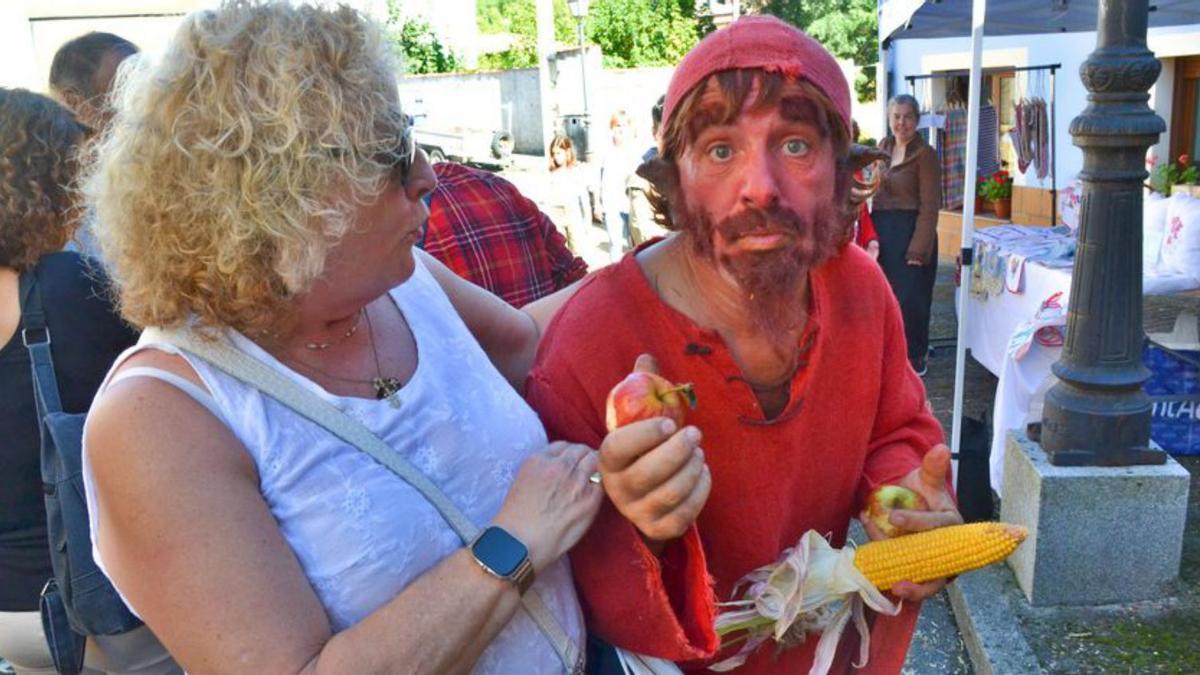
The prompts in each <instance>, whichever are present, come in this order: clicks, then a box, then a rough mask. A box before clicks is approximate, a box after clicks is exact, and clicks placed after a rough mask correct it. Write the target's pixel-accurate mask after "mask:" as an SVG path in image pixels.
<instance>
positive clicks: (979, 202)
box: [975, 176, 992, 214]
mask: <svg viewBox="0 0 1200 675" xmlns="http://www.w3.org/2000/svg"><path fill="white" fill-rule="evenodd" d="M986 182H987V176H979V177H977V178H976V179H975V213H977V214H979V213H983V212H985V211H987V210H988V209H990V208H991V206H992V205H991V202H989V201H988V200H987V199H984V197H983V184H984V183H986Z"/></svg>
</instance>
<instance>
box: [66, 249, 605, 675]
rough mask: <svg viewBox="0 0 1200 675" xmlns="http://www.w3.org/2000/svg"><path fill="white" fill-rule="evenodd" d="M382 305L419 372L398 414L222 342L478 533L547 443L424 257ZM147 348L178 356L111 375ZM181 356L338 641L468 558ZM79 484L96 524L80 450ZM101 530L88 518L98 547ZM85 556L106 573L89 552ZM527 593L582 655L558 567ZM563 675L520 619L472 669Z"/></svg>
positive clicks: (439, 532)
mask: <svg viewBox="0 0 1200 675" xmlns="http://www.w3.org/2000/svg"><path fill="white" fill-rule="evenodd" d="M390 295H391V298H392V299H393V300H394V301H395V303H396V305H397V306H398V307H399V309H400V311H401V312H403V314H404V316H405V318H406V320H407V321H408V324H409V327H410V328H411V330H412V333H413V337H414V339H415V340H416V344H417V352H418V364H417V368H416V371H415V372H414V373H413V376H412V378H411V379H410V380H409V382H408V383H407V384H405V386H404V387H403V388H402V389H401V390H400V391H399V393H398V394H397V396H398V397H399V400H400V406H399V408H398V409H396V408H393V407H392V406H391V405H389V403H388V402H387V401H377V400H368V399H361V398H352V397H341V396H335V395H333V394H330V393H328V392H326V391H325V390H324V389H322V388H321V387H320V386H318V385H317V384H316V383H315V382H312V381H311V380H308V379H307V378H305V377H303V376H302V375H300V374H298V373H296V372H294V371H292V370H291V369H289V368H288V367H287V366H285V365H283V364H282V363H280V362H279V361H277V360H276V359H274V358H273V357H272V356H271V355H270V354H268V353H266V352H265V351H263V350H262V349H261V348H260V347H258V345H256V344H254V343H253V342H251V341H250V340H248V339H247V338H245V337H244V336H242V335H240V334H237V333H235V332H232V331H231V332H229V333H228V334H227V335H226V339H228V340H229V341H230V343H231V344H232V345H233V346H235V347H237V348H238V349H240V350H242V351H244V352H246V353H248V354H250V355H252V356H254V357H256V358H258V359H260V360H262V361H264V362H265V363H267V364H269V365H270V366H271V367H273V368H275V369H277V370H279V371H280V372H281V373H283V374H285V375H286V376H288V377H290V378H291V379H293V380H294V381H295V382H297V383H298V384H300V385H301V386H304V387H306V388H308V389H309V390H310V391H312V392H314V393H315V394H317V395H318V396H320V397H322V398H324V399H325V400H327V401H329V402H331V403H333V404H334V405H336V406H338V407H339V408H341V409H342V410H343V411H345V412H346V413H347V414H349V415H351V416H352V417H354V418H356V419H358V420H359V421H361V422H362V423H363V424H365V425H366V426H367V427H368V428H369V429H370V430H371V431H373V432H374V433H375V434H377V435H378V436H379V437H380V438H382V439H383V440H384V441H385V442H386V443H387V444H388V445H390V446H391V447H392V448H393V449H395V450H396V451H397V452H399V453H402V454H404V455H405V456H407V457H408V459H409V460H410V461H411V462H412V463H413V464H414V465H415V466H416V467H417V468H418V469H420V470H421V471H422V472H424V473H425V475H426V476H428V477H429V479H430V480H431V481H433V482H434V483H435V484H436V485H437V486H438V487H440V488H441V489H442V490H443V491H444V492H445V493H446V495H447V496H448V497H449V498H450V499H451V500H452V501H453V502H454V503H455V504H457V505H458V507H459V508H460V509H461V510H462V511H463V512H464V513H465V514H466V515H467V517H468V518H470V519H471V520H472V521H473V522H474V523H475V524H476V525H478V526H485V525H487V524H488V523H489V522H491V520H492V518H493V517H494V516H495V515H496V513H497V512H498V511H499V509H500V506H501V503H502V502H503V499H504V496H505V495H506V494H507V492H508V488H509V486H510V485H511V483H512V480H513V478H514V477H515V475H516V471H517V468H518V467H519V466H520V463H521V461H522V460H523V459H524V458H525V457H527V456H528V455H530V454H531V453H533V452H536V451H538V450H540V449H541V448H542V447H544V446H545V444H546V434H545V431H544V430H543V429H542V426H541V423H540V421H539V420H538V417H537V415H536V414H535V413H534V411H533V410H532V409H531V408H529V406H528V405H527V404H526V403H525V402H524V400H522V398H521V397H520V396H519V395H518V394H517V392H516V391H514V390H513V389H512V387H511V386H510V385H509V384H508V382H507V381H506V380H505V379H504V377H503V376H502V375H501V374H500V373H499V372H498V371H497V370H496V369H495V367H494V366H493V365H492V363H491V362H490V361H489V360H488V358H487V355H486V354H485V353H484V352H483V350H482V349H481V348H480V346H479V344H478V343H477V342H476V341H475V339H474V337H473V336H472V335H471V334H470V332H469V331H468V329H467V327H466V325H465V324H463V322H462V320H461V319H460V318H459V316H458V314H457V313H456V312H455V310H454V308H453V306H452V305H451V304H450V301H449V299H448V298H447V297H446V295H445V293H444V292H443V291H442V289H441V287H440V286H438V284H437V281H436V280H435V279H434V278H433V276H432V275H431V274H430V273H429V271H428V270H427V269H426V268H425V266H424V265H423V264H422V263H421V260H420V259H419V258H418V259H417V265H416V269H415V271H414V273H413V276H412V278H411V279H409V280H408V281H406V282H405V283H404V284H402V285H401V286H399V287H397V288H395V289H393V290H392V291H391V294H390ZM145 348H155V349H161V350H163V351H168V352H172V353H179V352H178V350H176V349H175V348H173V347H171V346H170V345H163V344H148V343H139V345H138V346H136V347H134V348H132V349H130V350H129V351H127V352H126V353H125V354H123V355H122V356H121V358H119V359H118V360H117V362H116V364H115V365H114V369H115V368H116V367H117V366H118V365H120V364H121V363H122V362H123V361H124V360H125V359H126V358H128V357H129V356H130V355H132V354H133V353H136V351H138V350H140V349H145ZM182 356H183V357H184V358H186V359H187V360H188V362H189V363H190V364H191V366H192V368H194V369H195V371H196V373H197V374H198V375H199V377H200V379H201V380H202V381H203V382H204V385H205V387H206V388H207V389H208V391H209V392H210V393H211V394H212V398H213V399H214V400H215V402H216V406H217V408H218V409H219V411H220V412H221V417H222V418H223V419H224V420H225V421H226V424H227V425H228V426H229V427H230V428H231V429H232V431H233V433H234V434H235V435H236V436H237V438H238V439H239V440H240V441H241V442H242V444H243V445H244V446H245V448H246V450H247V452H248V453H249V454H250V456H251V458H252V459H253V460H254V463H255V465H256V466H257V469H258V473H259V479H260V480H259V483H260V490H261V492H262V495H263V498H264V499H265V500H266V502H267V505H268V507H269V508H270V510H271V513H272V514H273V515H274V516H275V519H276V520H277V521H278V523H279V528H280V530H281V532H282V533H283V536H284V538H285V539H286V540H287V542H288V544H289V545H290V546H291V548H292V550H293V551H294V552H295V554H296V557H297V559H298V560H299V561H300V565H301V567H302V568H303V570H304V573H305V575H306V576H307V577H308V580H309V582H310V583H311V584H312V587H313V589H314V590H315V591H316V593H317V595H318V597H319V598H320V600H321V603H322V604H323V605H324V607H325V610H326V612H327V613H328V615H329V618H330V621H331V623H332V625H333V629H334V630H335V631H341V630H344V629H346V628H348V627H349V626H352V625H353V624H355V623H357V622H358V621H361V620H362V619H364V618H365V617H366V616H367V615H369V614H371V613H372V612H373V611H375V610H376V609H378V608H379V607H381V606H382V605H384V604H386V603H387V602H388V601H389V600H390V599H391V598H392V597H394V596H395V595H396V594H397V593H399V592H400V591H401V590H402V589H403V588H404V587H405V586H407V585H408V584H409V583H411V582H412V581H413V580H414V579H416V578H417V577H419V576H420V575H421V574H423V573H424V572H425V571H427V570H429V569H430V568H432V567H433V566H434V565H436V564H437V563H438V562H439V561H441V560H442V559H443V558H445V557H446V556H448V555H450V554H452V553H454V552H455V551H457V550H458V549H460V548H462V547H463V544H462V542H461V541H460V540H459V538H458V536H457V535H456V534H455V533H454V531H453V530H452V529H450V526H449V525H448V524H446V522H445V521H444V520H443V519H442V517H441V515H440V514H438V512H437V510H436V509H435V508H434V507H433V506H432V505H431V504H429V503H428V502H426V501H425V499H424V498H423V497H421V495H420V494H419V493H418V492H417V491H416V490H414V489H413V488H411V487H410V486H409V485H408V484H407V483H404V482H403V481H402V480H401V479H400V478H399V477H397V476H396V475H395V474H393V473H392V472H391V471H389V470H388V469H387V468H386V467H383V466H381V465H379V464H377V463H376V462H375V461H374V460H373V459H371V457H370V456H368V455H367V454H366V453H364V452H362V451H360V450H358V449H357V448H354V447H351V446H348V445H346V444H345V443H344V442H342V441H341V440H339V439H337V438H336V437H334V436H333V435H331V434H330V433H329V432H328V431H326V430H324V429H322V428H320V427H318V426H316V425H314V424H312V423H311V422H309V421H308V420H307V419H304V418H303V417H301V416H300V415H299V414H298V413H296V412H294V411H292V410H291V409H289V408H287V407H286V406H284V405H282V404H280V403H278V402H276V401H275V400H273V399H271V398H269V397H266V396H264V395H262V394H261V393H260V392H258V391H257V390H256V389H253V388H251V387H249V386H247V385H245V384H243V383H242V382H240V381H238V380H236V379H234V378H232V377H230V376H228V375H226V374H225V373H223V372H221V371H219V370H217V369H215V368H213V367H211V366H209V365H208V364H207V363H205V362H204V361H201V360H200V359H196V358H191V357H189V356H188V355H186V354H183V355H182ZM109 377H110V378H111V377H112V376H111V374H110V376H109ZM107 384H108V382H107V381H106V382H105V387H106V386H107ZM105 387H101V389H100V392H101V395H102V394H103V391H104V388H105ZM84 479H85V483H86V484H87V486H88V500H89V506H91V507H93V508H91V512H92V513H95V512H96V509H95V508H94V504H92V503H91V502H92V500H93V499H94V490H93V489H92V488H91V482H92V481H91V469H90V467H89V466H88V462H87V449H86V447H85V449H84ZM96 527H97V526H96V522H95V521H94V520H93V522H92V540H93V541H96V534H97V532H96ZM93 554H94V555H95V558H96V562H97V564H98V565H100V567H101V569H103V566H104V565H103V561H102V559H101V557H100V554H99V551H97V550H95V549H94V547H93ZM534 589H536V590H537V591H538V593H539V594H540V595H541V596H542V598H543V600H544V601H545V603H546V605H547V607H548V608H549V610H550V611H551V613H553V614H554V616H555V617H557V618H558V620H559V622H560V623H561V624H562V626H563V628H564V629H565V630H566V632H567V635H568V636H569V637H570V638H571V639H572V640H573V641H575V643H576V644H577V645H580V646H582V644H583V632H584V631H583V619H582V615H581V612H580V608H579V604H578V601H577V599H576V597H575V592H574V587H573V584H572V580H571V573H570V570H569V567H568V566H567V563H566V560H565V559H564V560H560V561H558V562H556V563H555V564H554V565H552V566H550V567H548V568H547V569H546V570H545V571H543V572H542V574H541V575H540V576H539V578H538V581H537V583H536V584H535V585H534ZM414 620H419V617H414ZM561 671H562V665H561V662H560V661H559V659H558V656H557V655H556V654H555V652H554V649H553V648H552V647H551V645H550V643H549V642H548V641H547V639H546V638H545V637H544V636H543V635H542V634H541V632H540V631H539V630H538V628H537V627H536V626H535V625H534V623H533V621H532V620H531V619H530V618H529V617H528V616H527V615H526V614H525V613H524V612H521V611H518V613H517V614H516V615H515V616H514V617H513V619H512V621H510V622H509V624H508V625H507V626H506V627H505V628H504V629H503V630H502V631H501V632H500V634H499V635H497V637H496V639H495V640H494V641H493V642H492V644H491V645H489V646H488V647H487V648H486V649H485V650H484V652H483V654H482V655H481V657H480V659H479V661H478V663H477V664H476V666H475V668H474V670H473V672H475V673H517V672H519V673H555V672H561Z"/></svg>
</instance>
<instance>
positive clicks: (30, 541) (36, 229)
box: [0, 88, 178, 675]
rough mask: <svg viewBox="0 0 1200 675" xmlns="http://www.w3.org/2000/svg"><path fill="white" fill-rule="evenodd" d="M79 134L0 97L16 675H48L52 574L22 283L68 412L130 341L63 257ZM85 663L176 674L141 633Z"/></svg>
mask: <svg viewBox="0 0 1200 675" xmlns="http://www.w3.org/2000/svg"><path fill="white" fill-rule="evenodd" d="M85 132H86V130H85V128H84V127H83V126H82V125H80V124H79V122H77V121H76V119H75V117H74V115H72V114H71V113H70V112H69V111H68V110H67V109H66V108H63V107H62V106H60V105H59V104H58V103H55V102H54V101H52V100H50V99H49V98H46V97H45V96H42V95H40V94H35V93H32V92H29V91H25V90H23V89H3V88H0V344H3V347H0V438H3V439H4V441H3V442H0V658H4V659H7V660H8V661H9V663H10V664H11V665H12V667H13V668H14V669H15V670H16V672H17V674H18V675H34V674H43V673H44V674H45V675H50V674H52V673H54V672H55V670H54V663H53V661H52V660H51V658H50V652H49V650H48V648H47V646H46V638H45V636H44V635H43V633H42V623H41V616H40V614H39V612H38V597H39V596H40V594H41V590H42V587H43V586H45V585H46V581H47V580H48V579H50V578H51V577H52V576H54V572H53V570H52V569H51V566H50V544H49V542H48V540H47V534H46V505H45V501H44V498H43V493H42V474H41V440H40V424H39V420H38V414H37V409H36V405H35V403H34V389H33V380H32V373H31V369H30V363H29V350H28V349H26V348H25V345H24V342H23V336H22V327H23V326H22V321H21V308H22V307H23V306H25V305H26V303H27V302H28V301H29V297H20V298H19V297H18V295H19V288H20V282H21V279H22V278H27V279H32V280H33V284H34V286H32V287H30V291H29V292H30V293H31V294H32V293H33V292H34V290H36V292H37V293H38V294H39V295H40V296H41V300H42V309H43V311H44V312H45V318H46V326H47V331H48V333H49V336H50V349H51V354H52V357H53V360H54V369H55V375H56V378H55V379H56V380H57V384H58V391H59V396H60V397H61V399H62V405H63V409H64V411H65V412H68V413H81V412H84V411H86V410H87V409H88V406H89V405H90V404H91V402H92V397H93V396H94V395H95V393H96V389H97V388H98V387H99V386H100V382H101V380H103V379H104V374H105V372H107V371H108V368H109V367H110V366H111V365H112V362H113V359H115V358H116V356H117V355H118V354H120V353H121V351H122V350H124V349H125V348H127V347H129V346H130V345H132V344H133V343H134V342H135V341H136V340H137V334H136V333H135V332H134V331H133V329H132V328H130V327H129V325H128V324H126V323H124V322H123V321H121V320H120V318H118V316H117V314H116V311H115V310H114V308H113V307H112V305H111V304H110V302H109V297H110V295H111V294H110V292H109V288H108V282H107V279H106V278H105V276H104V272H103V271H102V270H101V269H100V265H99V264H97V263H96V262H95V261H94V260H89V259H86V258H83V257H81V256H80V255H79V254H78V253H73V252H66V251H63V250H62V248H63V246H64V245H66V243H67V242H68V241H69V240H70V239H71V237H72V236H73V235H74V234H75V232H76V231H77V229H78V228H79V225H80V219H79V216H80V213H81V209H78V208H76V205H75V204H74V200H73V198H72V187H73V184H74V181H75V175H76V172H77V168H78V167H77V162H76V153H77V151H78V149H79V145H80V144H81V143H82V142H83V140H84V135H85ZM39 338H40V336H30V339H39ZM97 640H100V641H102V642H103V643H104V644H103V645H98V643H97ZM85 659H86V661H85V665H86V668H85V671H84V672H85V673H93V674H94V673H98V672H102V671H107V672H138V673H167V672H178V668H177V667H176V666H175V665H174V663H173V662H171V661H170V659H169V658H168V657H167V655H166V652H165V651H163V649H162V647H161V646H159V645H158V643H157V641H156V640H155V639H154V636H153V635H152V634H151V633H150V631H149V630H147V629H146V628H144V627H143V628H139V629H136V630H134V631H131V632H129V633H126V634H123V635H119V636H112V637H101V638H93V639H90V640H89V641H88V645H87V647H86V650H85Z"/></svg>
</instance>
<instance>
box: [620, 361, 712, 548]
mask: <svg viewBox="0 0 1200 675" xmlns="http://www.w3.org/2000/svg"><path fill="white" fill-rule="evenodd" d="M634 370H635V371H650V372H655V371H657V367H656V365H655V363H654V359H653V358H652V357H650V356H648V355H645V354H643V355H642V356H641V357H639V358H638V361H637V365H636V366H634ZM700 438H701V435H700V430H699V429H697V428H696V427H691V426H688V427H684V428H683V429H676V426H675V423H674V422H673V421H671V420H669V419H666V418H655V419H649V420H642V421H640V422H634V423H632V424H629V425H626V426H623V427H621V428H619V429H616V430H615V431H613V432H611V433H609V434H608V436H607V437H605V439H604V442H603V443H602V444H601V446H600V474H601V476H602V484H603V485H604V491H605V492H607V493H608V497H609V499H611V500H612V503H613V505H614V506H616V507H617V511H619V512H620V513H621V515H623V516H625V518H626V519H628V520H629V522H631V523H633V525H634V527H636V528H637V529H638V531H639V532H641V534H642V537H643V538H644V539H645V540H646V544H647V545H648V546H649V547H650V549H651V550H652V551H654V552H655V553H656V554H657V553H660V552H661V551H662V548H663V546H665V545H666V543H667V542H669V541H671V540H672V539H677V538H679V537H680V536H682V535H683V534H684V533H685V532H687V529H688V528H689V527H691V525H692V523H693V522H695V520H696V516H698V515H699V514H700V509H701V508H703V507H704V503H705V502H706V501H708V493H709V490H710V489H711V487H712V476H711V475H710V474H709V470H708V465H707V464H705V463H704V451H703V450H702V449H701V448H700Z"/></svg>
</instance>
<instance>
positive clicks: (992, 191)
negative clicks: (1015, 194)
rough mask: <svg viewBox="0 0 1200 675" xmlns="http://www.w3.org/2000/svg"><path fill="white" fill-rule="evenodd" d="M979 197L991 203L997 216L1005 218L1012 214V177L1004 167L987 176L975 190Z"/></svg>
mask: <svg viewBox="0 0 1200 675" xmlns="http://www.w3.org/2000/svg"><path fill="white" fill-rule="evenodd" d="M976 192H977V194H978V195H979V196H980V197H983V198H984V199H986V200H988V201H989V202H991V203H992V210H993V211H995V212H996V217H997V218H1002V219H1005V220H1007V219H1008V218H1009V217H1010V216H1012V177H1011V176H1009V175H1008V172H1007V171H1005V170H1004V169H1001V170H999V171H997V172H996V173H993V174H992V175H991V176H988V178H987V180H985V181H983V182H982V183H980V184H979V189H978V190H977V191H976Z"/></svg>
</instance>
